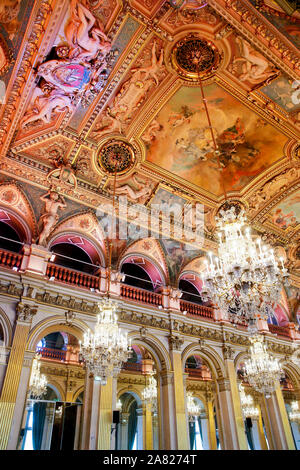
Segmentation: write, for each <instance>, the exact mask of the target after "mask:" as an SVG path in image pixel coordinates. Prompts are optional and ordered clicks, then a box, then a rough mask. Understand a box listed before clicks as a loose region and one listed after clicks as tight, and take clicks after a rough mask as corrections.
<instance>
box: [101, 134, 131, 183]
mask: <svg viewBox="0 0 300 470" xmlns="http://www.w3.org/2000/svg"><path fill="white" fill-rule="evenodd" d="M97 162H98V164H99V166H100V168H101V169H102V170H103V171H105V173H109V174H115V173H116V174H118V175H120V174H123V173H126V172H127V171H128V170H130V169H131V168H132V167H133V165H134V162H135V153H134V150H133V147H132V146H131V145H130V144H129V143H128V142H125V141H123V140H109V141H108V142H105V144H104V145H103V146H102V147H101V149H100V151H99V154H98V158H97Z"/></svg>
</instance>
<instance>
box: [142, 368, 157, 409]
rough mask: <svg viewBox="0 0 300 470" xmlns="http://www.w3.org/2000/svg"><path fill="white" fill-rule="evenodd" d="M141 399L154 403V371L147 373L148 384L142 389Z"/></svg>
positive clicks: (155, 392)
mask: <svg viewBox="0 0 300 470" xmlns="http://www.w3.org/2000/svg"><path fill="white" fill-rule="evenodd" d="M142 399H143V401H144V402H145V403H151V404H154V403H155V401H156V399H157V381H156V379H155V378H154V372H152V373H151V374H149V379H148V384H147V386H146V387H145V388H144V390H143V391H142Z"/></svg>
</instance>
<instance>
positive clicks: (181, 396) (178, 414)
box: [169, 336, 190, 450]
mask: <svg viewBox="0 0 300 470" xmlns="http://www.w3.org/2000/svg"><path fill="white" fill-rule="evenodd" d="M182 344H183V339H182V338H180V337H178V336H170V337H169V345H170V350H171V351H170V355H171V360H172V365H173V371H174V384H173V387H174V404H175V423H176V425H175V429H176V434H177V436H176V437H177V446H176V447H175V448H176V449H178V450H189V449H190V443H189V435H188V419H187V412H186V398H185V387H184V374H183V370H182V360H181V352H180V350H181V346H182Z"/></svg>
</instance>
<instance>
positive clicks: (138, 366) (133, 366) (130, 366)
mask: <svg viewBox="0 0 300 470" xmlns="http://www.w3.org/2000/svg"><path fill="white" fill-rule="evenodd" d="M122 369H123V370H127V371H134V372H142V363H141V362H124V363H123V365H122Z"/></svg>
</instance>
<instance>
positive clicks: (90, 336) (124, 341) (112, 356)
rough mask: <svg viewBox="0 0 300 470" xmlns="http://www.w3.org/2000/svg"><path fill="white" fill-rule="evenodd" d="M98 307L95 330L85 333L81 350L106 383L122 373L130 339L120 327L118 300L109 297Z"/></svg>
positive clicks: (96, 375) (96, 376) (98, 378)
mask: <svg viewBox="0 0 300 470" xmlns="http://www.w3.org/2000/svg"><path fill="white" fill-rule="evenodd" d="M98 306H99V310H100V313H99V315H98V316H97V324H96V327H95V331H94V333H92V332H91V331H90V330H88V332H87V333H85V334H84V339H83V343H81V342H80V353H81V356H82V357H83V359H84V361H85V363H86V366H87V367H88V369H89V370H90V371H91V372H92V373H93V374H94V377H95V378H96V379H97V380H99V381H100V382H101V385H105V384H106V383H107V378H108V377H110V376H117V375H118V374H119V373H120V371H121V368H122V363H123V362H126V361H127V359H128V358H129V357H130V354H131V342H130V340H128V338H127V333H122V331H121V329H120V328H119V326H118V316H117V314H116V305H115V303H113V302H112V301H111V300H110V299H106V300H104V301H103V302H99V304H98Z"/></svg>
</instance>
